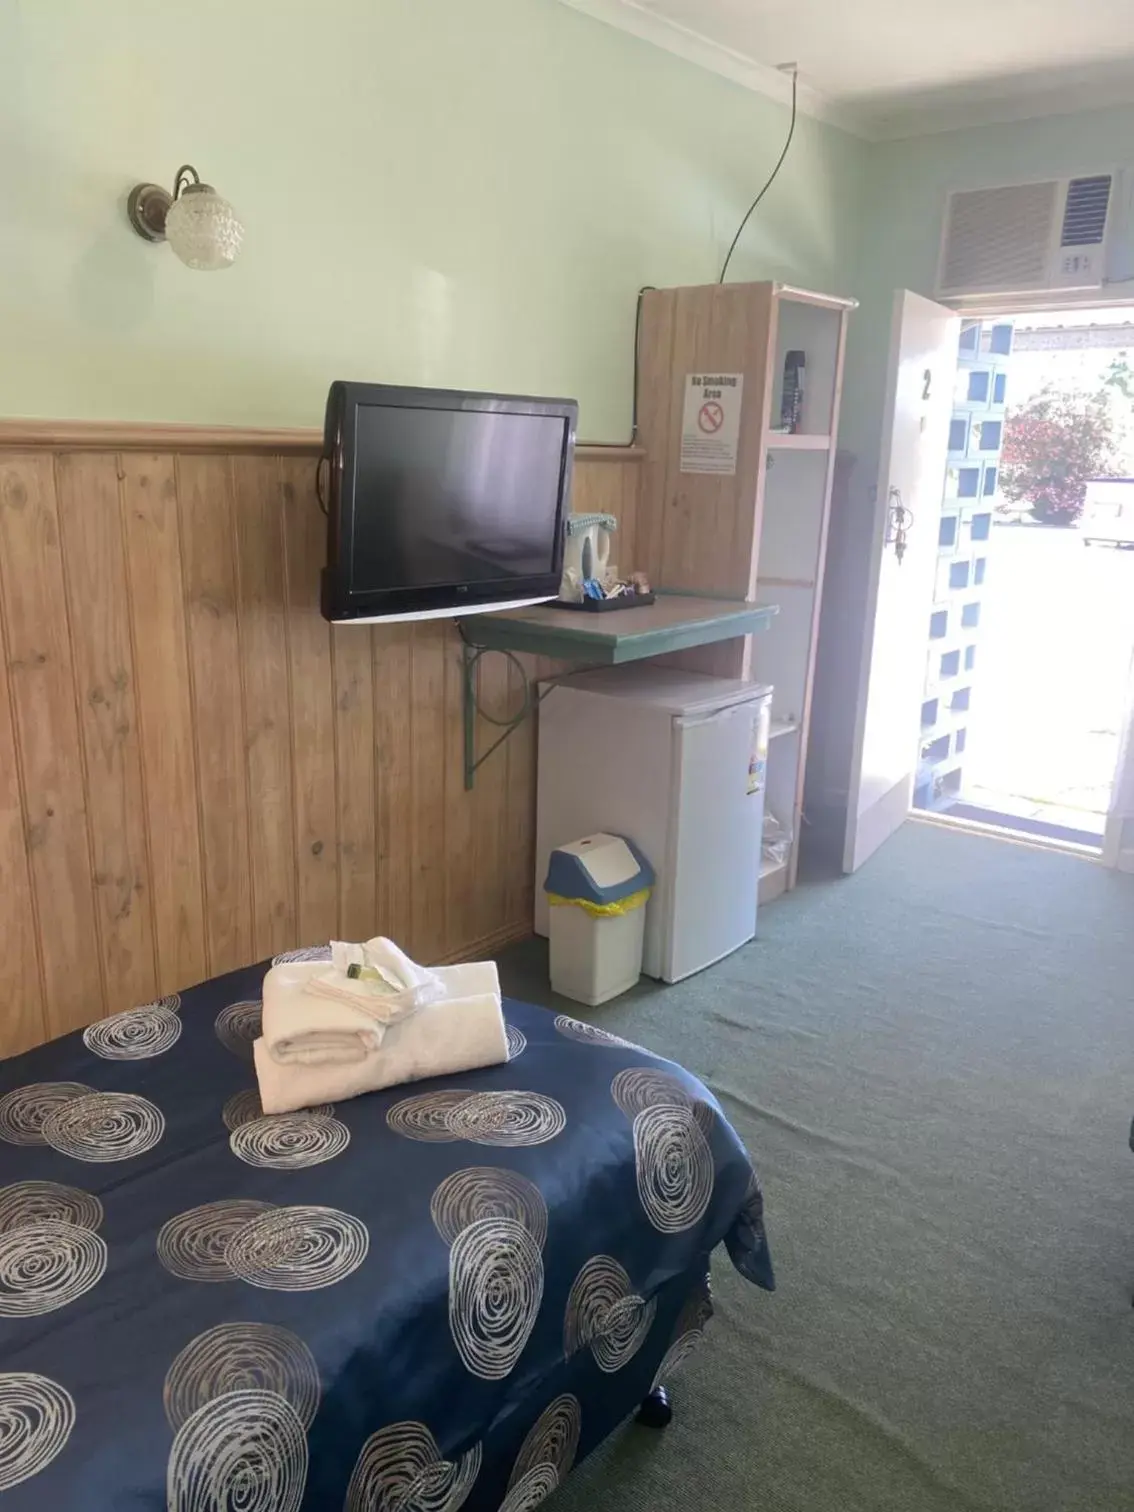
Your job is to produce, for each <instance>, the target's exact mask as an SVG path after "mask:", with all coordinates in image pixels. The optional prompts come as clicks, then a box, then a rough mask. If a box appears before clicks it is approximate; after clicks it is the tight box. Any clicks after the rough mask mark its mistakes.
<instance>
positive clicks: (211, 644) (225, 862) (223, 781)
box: [177, 455, 256, 975]
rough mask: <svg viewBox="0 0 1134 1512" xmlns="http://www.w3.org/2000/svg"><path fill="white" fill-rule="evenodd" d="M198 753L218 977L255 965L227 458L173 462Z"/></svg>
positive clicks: (208, 921)
mask: <svg viewBox="0 0 1134 1512" xmlns="http://www.w3.org/2000/svg"><path fill="white" fill-rule="evenodd" d="M177 495H178V512H179V516H180V526H181V548H182V571H183V577H184V584H185V612H186V622H187V627H188V647H189V667H190V678H191V687H192V696H193V724H194V734H195V744H196V756H197V792H198V802H199V806H200V829H201V856H202V873H203V876H204V882H205V939H206V945H207V955H208V968H209V972H210V974H212V975H217V974H219V973H220V972H225V971H233V970H235V969H236V968H237V967H238V966H246V965H247V964H248V962H249V961H252V960H255V958H256V953H255V947H254V943H253V929H252V878H251V858H250V853H249V843H248V804H249V793H248V785H247V771H246V762H245V741H244V695H243V689H242V686H241V657H240V629H239V624H238V620H237V585H236V563H235V541H234V522H233V500H232V477H231V472H230V468H229V459H228V458H227V457H218V456H207V455H206V456H189V457H179V458H178V459H177Z"/></svg>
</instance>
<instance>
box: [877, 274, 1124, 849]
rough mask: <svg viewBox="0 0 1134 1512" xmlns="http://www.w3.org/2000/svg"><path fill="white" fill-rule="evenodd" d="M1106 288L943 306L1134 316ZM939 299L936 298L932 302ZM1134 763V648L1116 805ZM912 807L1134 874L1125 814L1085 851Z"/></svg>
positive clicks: (931, 818) (958, 826)
mask: <svg viewBox="0 0 1134 1512" xmlns="http://www.w3.org/2000/svg"><path fill="white" fill-rule="evenodd" d="M1122 282H1125V283H1128V284H1129V283H1134V279H1127V280H1123V281H1122ZM1108 287H1110V286H1109V285H1108V284H1106V283H1105V282H1104V283H1103V284H1102V285H1101V286H1100V287H1099V288H1098V289H1084V290H1081V291H1077V297H1068V295H1067V294H1066V293H1065V294H1063V295H1057V294H1054V293H1047V294H1041V295H1039V296H1038V297H1037V296H1025V295H1017V296H1012V297H1004V298H1000V297H996V298H990V299H983V300H982V299H975V300H956V301H954V300H949V299H942V300H940V301H939V302H940V303H941V304H943V305H945V306H946V307H947V308H949V309H951V310H954V312H955V313H956V314H957V315H959V316H960V317H961V320H962V321H965V320H980V321H985V320H989V321H995V320H1003V319H1008V318H1015V317H1018V316H1027V315H1058V314H1073V313H1074V312H1075V311H1076V310H1082V311H1088V310H1101V309H1107V310H1131V311H1134V293H1128V294H1125V295H1122V296H1117V297H1116V296H1108V295H1107V293H1106V290H1107V288H1108ZM927 297H932V298H934V299H936V298H937V296H936V295H933V296H927ZM1124 760H1125V761H1127V762H1130V763H1134V647H1132V658H1131V677H1130V682H1129V694H1128V697H1127V703H1126V726H1125V728H1124V729H1123V730H1122V731H1121V732H1120V735H1119V752H1118V760H1117V762H1116V764H1115V773H1114V779H1113V781H1112V784H1111V802H1112V803H1113V799H1114V790H1115V787H1116V786H1117V784H1118V782H1119V780H1120V774H1121V771H1122V766H1123V762H1124ZM910 799H911V801H910V805H909V813H908V815H907V818H910V819H916V820H918V821H919V822H920V823H923V824H936V825H938V826H939V827H940V828H943V829H951V830H960V831H962V832H968V833H970V834H979V835H987V836H991V837H993V838H995V839H998V840H1008V841H1011V842H1013V843H1015V844H1019V845H1027V846H1030V847H1031V848H1033V849H1036V850H1050V851H1057V852H1059V853H1061V854H1063V855H1072V856H1078V857H1080V858H1081V859H1082V860H1086V861H1094V862H1095V863H1097V864H1098V865H1101V866H1106V867H1109V868H1110V869H1111V870H1112V871H1115V870H1134V862H1132V864H1131V866H1130V867H1124V866H1123V864H1122V863H1123V860H1124V857H1125V856H1126V855H1128V854H1134V851H1132V848H1131V847H1130V846H1127V847H1126V849H1125V850H1124V848H1123V839H1124V829H1125V825H1126V824H1129V825H1130V826H1131V828H1132V829H1134V817H1131V818H1130V819H1124V818H1123V816H1122V815H1120V814H1114V813H1112V812H1111V811H1110V810H1109V809H1108V812H1107V815H1106V826H1105V829H1104V831H1103V835H1102V839H1101V843H1100V845H1099V846H1098V847H1097V848H1096V847H1094V846H1088V845H1080V844H1078V843H1076V842H1075V841H1073V840H1053V839H1049V838H1048V837H1046V836H1043V835H1028V834H1024V833H1022V832H1021V831H1019V830H1012V829H1008V828H1007V827H1006V826H1004V825H999V824H985V823H982V822H981V821H980V820H977V819H961V818H957V819H952V818H950V817H949V815H948V814H936V813H932V812H930V811H929V810H926V809H916V808H914V806H913V802H912V799H913V793H912V791H911V793H910Z"/></svg>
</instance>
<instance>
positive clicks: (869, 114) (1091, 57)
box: [564, 0, 1134, 138]
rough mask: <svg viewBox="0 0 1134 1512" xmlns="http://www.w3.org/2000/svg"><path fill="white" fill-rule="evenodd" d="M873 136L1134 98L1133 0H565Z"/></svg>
mask: <svg viewBox="0 0 1134 1512" xmlns="http://www.w3.org/2000/svg"><path fill="white" fill-rule="evenodd" d="M564 3H565V4H567V5H570V6H573V7H574V8H575V9H576V10H581V11H585V12H586V13H587V14H588V15H591V16H594V17H596V18H597V19H599V20H603V21H607V22H609V23H610V24H611V25H614V26H618V27H621V28H622V29H623V30H625V31H630V32H633V33H634V34H635V35H636V36H639V37H643V38H644V39H646V40H647V41H650V42H654V43H656V44H657V45H658V46H661V47H664V48H666V49H667V50H668V51H670V52H674V53H677V54H679V55H680V56H682V57H686V58H689V59H691V60H692V61H694V62H696V63H700V64H701V65H702V66H704V67H707V68H712V69H714V70H715V71H716V72H718V73H722V74H725V75H726V76H727V77H729V78H733V79H736V80H738V82H740V83H743V84H746V85H748V87H750V88H753V89H757V90H760V91H761V92H763V93H766V94H771V95H774V96H776V97H778V98H784V99H786V98H788V97H789V94H790V83H789V80H788V78H787V77H786V76H785V75H782V74H777V72H776V69H777V68H779V67H780V66H781V65H782V64H785V63H798V65H799V70H800V73H799V84H800V107H801V109H803V110H804V111H806V112H807V113H808V114H811V115H817V116H820V117H822V118H824V119H827V120H831V121H833V122H835V123H836V124H838V125H841V126H844V127H846V128H847V129H848V130H851V131H855V132H857V133H858V134H859V135H861V136H865V137H869V138H885V137H902V136H911V135H920V134H922V133H923V132H928V131H948V130H952V129H953V128H955V127H957V126H971V125H983V124H986V123H991V122H994V121H1007V120H1023V119H1027V118H1029V117H1032V116H1037V115H1047V114H1053V113H1060V112H1064V111H1070V110H1079V109H1097V108H1099V107H1100V106H1105V105H1113V104H1122V103H1127V102H1134V7H1132V3H1131V0H1079V3H1078V4H1067V8H1066V9H1064V8H1063V6H1062V5H1059V4H1056V3H1055V0H994V3H990V0H564Z"/></svg>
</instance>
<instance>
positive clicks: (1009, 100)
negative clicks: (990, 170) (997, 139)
mask: <svg viewBox="0 0 1134 1512" xmlns="http://www.w3.org/2000/svg"><path fill="white" fill-rule="evenodd" d="M1129 105H1134V83H1132V84H1131V85H1127V86H1121V85H1116V86H1112V87H1107V86H1101V87H1100V86H1099V85H1097V84H1080V83H1072V84H1067V85H1064V86H1063V87H1062V88H1054V89H1053V88H1048V89H1030V90H1026V91H1021V92H1020V93H1019V94H1015V95H1011V94H1002V95H999V96H998V97H997V98H995V99H983V100H982V99H981V98H979V96H978V95H977V94H976V93H975V91H974V92H973V93H969V92H968V91H967V90H966V88H965V86H964V85H958V86H957V98H956V99H955V100H952V101H949V100H947V99H945V98H943V97H942V94H941V93H940V92H939V91H934V93H933V95H932V96H930V95H926V96H924V97H923V98H922V99H921V100H920V101H919V100H918V99H917V98H916V97H915V98H913V99H911V100H908V101H903V102H902V104H900V105H891V106H889V107H887V106H886V105H884V104H882V103H876V104H875V105H874V107H873V108H872V110H871V113H870V118H869V119H870V138H871V140H873V141H876V142H899V141H908V140H909V139H911V138H913V137H924V136H940V135H943V134H944V133H946V132H949V131H965V130H968V129H970V128H974V127H975V128H981V127H984V126H1010V125H1012V124H1013V123H1015V122H1020V121H1035V120H1040V119H1041V118H1042V117H1044V116H1064V115H1078V114H1079V113H1080V112H1087V111H1094V110H1109V109H1112V108H1114V107H1115V106H1118V107H1121V106H1129Z"/></svg>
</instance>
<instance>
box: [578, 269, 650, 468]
mask: <svg viewBox="0 0 1134 1512" xmlns="http://www.w3.org/2000/svg"><path fill="white" fill-rule="evenodd" d="M653 292H654V285H653V284H643V285H642V287H641V288H640V289H639V290H638V305H637V308H636V309H635V311H634V387H633V388H632V390H631V395H632V397H631V400H630V439H629V441H579V442H577V443H576V444H577V445H579V446H589V447H590V448H591V449H592V450H593V451H599V450H604V449H609V450H610V451H624V450H625V449H626V447H628V446H634V445H636V444H637V441H638V370H639V366H640V356H641V347H642V300H643V299H644V298H645V297H646V295H647V294H652V293H653Z"/></svg>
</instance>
